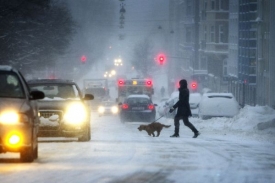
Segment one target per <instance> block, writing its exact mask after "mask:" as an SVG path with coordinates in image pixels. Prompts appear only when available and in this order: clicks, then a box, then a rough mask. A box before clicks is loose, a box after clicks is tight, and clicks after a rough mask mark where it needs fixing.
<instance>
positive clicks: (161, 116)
mask: <svg viewBox="0 0 275 183" xmlns="http://www.w3.org/2000/svg"><path fill="white" fill-rule="evenodd" d="M163 116H164V115H163ZM163 116H161V117H160V118H162V117H163ZM160 118H158V119H156V120H154V121H153V122H156V121H157V120H159V119H160Z"/></svg>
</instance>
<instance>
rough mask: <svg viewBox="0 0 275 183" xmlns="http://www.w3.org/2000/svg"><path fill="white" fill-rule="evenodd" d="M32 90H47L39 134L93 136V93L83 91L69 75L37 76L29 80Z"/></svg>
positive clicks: (87, 137)
mask: <svg viewBox="0 0 275 183" xmlns="http://www.w3.org/2000/svg"><path fill="white" fill-rule="evenodd" d="M28 84H29V86H30V88H31V89H32V90H38V91H42V92H44V93H45V98H44V99H42V100H39V101H38V106H39V113H40V125H39V134H38V135H39V137H59V136H62V137H75V138H78V140H79V141H89V140H90V139H91V129H90V114H91V113H90V112H91V109H90V106H89V102H88V101H89V100H92V99H93V98H94V96H93V95H91V94H85V96H84V97H83V96H82V93H81V91H80V89H79V87H78V85H77V84H76V83H75V82H73V81H70V80H65V79H36V80H30V81H28Z"/></svg>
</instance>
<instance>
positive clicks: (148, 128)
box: [138, 122, 171, 137]
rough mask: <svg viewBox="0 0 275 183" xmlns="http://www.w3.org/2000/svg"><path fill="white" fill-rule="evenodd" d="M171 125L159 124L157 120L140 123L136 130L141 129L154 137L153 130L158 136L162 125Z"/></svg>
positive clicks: (166, 126) (167, 126)
mask: <svg viewBox="0 0 275 183" xmlns="http://www.w3.org/2000/svg"><path fill="white" fill-rule="evenodd" d="M170 126H171V125H164V124H161V123H159V122H153V123H151V124H149V125H140V126H139V127H138V130H139V131H142V130H145V131H146V132H147V133H148V135H149V136H151V134H152V135H153V137H155V134H154V132H155V131H157V133H158V134H157V137H158V136H159V134H160V132H161V130H162V128H163V127H165V128H169V127H170Z"/></svg>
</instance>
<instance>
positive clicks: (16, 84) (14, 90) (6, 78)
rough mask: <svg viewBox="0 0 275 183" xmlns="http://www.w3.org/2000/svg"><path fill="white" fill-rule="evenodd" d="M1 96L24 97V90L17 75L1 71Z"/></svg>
mask: <svg viewBox="0 0 275 183" xmlns="http://www.w3.org/2000/svg"><path fill="white" fill-rule="evenodd" d="M0 97H8V98H24V92H23V88H22V85H21V83H20V80H19V78H18V76H17V75H15V74H14V73H12V72H0Z"/></svg>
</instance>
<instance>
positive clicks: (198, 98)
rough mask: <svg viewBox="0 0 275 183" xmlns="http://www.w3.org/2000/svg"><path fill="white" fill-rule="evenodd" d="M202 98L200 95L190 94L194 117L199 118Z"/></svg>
mask: <svg viewBox="0 0 275 183" xmlns="http://www.w3.org/2000/svg"><path fill="white" fill-rule="evenodd" d="M201 98H202V96H201V94H200V93H190V95H189V104H190V109H191V113H192V116H193V117H199V104H200V101H201Z"/></svg>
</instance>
